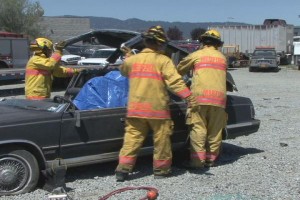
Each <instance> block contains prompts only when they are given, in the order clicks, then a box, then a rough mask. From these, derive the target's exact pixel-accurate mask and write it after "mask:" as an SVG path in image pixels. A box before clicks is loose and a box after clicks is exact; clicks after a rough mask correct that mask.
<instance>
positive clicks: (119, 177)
mask: <svg viewBox="0 0 300 200" xmlns="http://www.w3.org/2000/svg"><path fill="white" fill-rule="evenodd" d="M127 178H128V173H126V172H116V180H117V182H123V181H125V180H127Z"/></svg>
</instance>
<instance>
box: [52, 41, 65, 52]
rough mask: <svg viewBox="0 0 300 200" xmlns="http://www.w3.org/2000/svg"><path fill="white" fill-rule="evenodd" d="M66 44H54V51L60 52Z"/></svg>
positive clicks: (62, 42)
mask: <svg viewBox="0 0 300 200" xmlns="http://www.w3.org/2000/svg"><path fill="white" fill-rule="evenodd" d="M66 44H67V42H66V41H61V42H58V43H56V44H55V50H58V51H62V50H63V48H65V46H66Z"/></svg>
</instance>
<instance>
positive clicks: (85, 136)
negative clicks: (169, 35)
mask: <svg viewBox="0 0 300 200" xmlns="http://www.w3.org/2000/svg"><path fill="white" fill-rule="evenodd" d="M114 33H115V32H114ZM135 34H136V33H134V35H135ZM90 35H92V36H93V37H95V36H96V37H97V34H96V33H93V34H90ZM116 35H117V34H116ZM134 35H133V36H134ZM133 36H132V37H133ZM126 39H128V38H126ZM77 41H78V38H77V39H76V42H77ZM114 41H116V40H114ZM136 41H137V40H136ZM122 42H124V41H123V39H122V40H120V41H119V43H122ZM128 44H129V43H127V45H128ZM131 44H137V43H131ZM106 45H107V44H106ZM112 46H117V44H114V45H112ZM119 46H120V44H119ZM129 46H130V45H129ZM133 46H134V47H135V48H137V49H139V48H138V47H137V46H136V45H133ZM119 53H120V51H119V49H117V50H116V54H115V59H117V58H118V57H119V55H118V54H119ZM169 53H170V55H171V54H172V55H173V56H172V58H175V59H177V61H178V58H180V57H182V56H183V55H181V53H182V52H181V50H178V49H177V48H176V47H174V46H172V45H171V46H170V48H169ZM175 54H176V55H177V56H176V55H175ZM110 59H112V63H113V62H114V60H113V58H110ZM174 62H176V61H174ZM112 70H114V69H110V68H109V67H107V68H104V69H89V70H86V71H84V72H82V73H80V74H78V75H76V76H74V77H73V78H72V80H71V82H70V84H69V86H68V88H67V90H66V93H65V95H64V96H55V97H54V98H53V99H47V100H44V101H31V100H25V99H7V100H5V99H3V100H2V101H1V102H0V115H1V117H0V195H9V194H20V193H26V192H29V191H32V190H33V189H35V187H36V185H37V183H38V180H39V179H40V178H41V177H42V176H41V171H42V170H45V169H49V168H53V166H58V165H59V164H60V163H61V162H59V161H61V160H62V159H63V162H62V164H64V165H65V164H66V165H67V166H68V167H74V166H81V165H88V164H93V163H101V162H107V161H112V160H117V159H118V153H119V150H120V148H121V146H122V142H123V134H124V120H125V113H126V108H125V107H114V108H102V109H100V108H99V109H91V110H79V109H77V107H76V106H75V104H74V103H73V99H74V97H76V95H77V94H78V92H79V91H80V90H81V88H82V87H83V86H84V84H85V83H86V82H87V81H88V80H90V79H91V78H94V77H99V76H104V75H105V74H106V73H108V72H110V71H112ZM234 87H235V85H234V81H233V80H232V77H231V76H230V74H228V90H229V91H232V90H233V88H234ZM171 97H172V103H171V105H170V106H171V113H172V118H173V120H174V123H175V127H174V134H173V135H172V144H173V148H174V150H176V149H180V148H184V147H185V144H186V141H187V138H188V129H187V127H186V125H185V112H186V102H185V101H183V100H181V99H179V98H178V97H175V96H173V95H171ZM226 111H227V113H228V117H229V118H228V123H227V127H226V129H225V130H224V132H223V139H227V138H235V137H237V136H241V135H248V134H250V133H254V132H256V131H257V130H258V128H259V125H260V121H259V120H257V119H255V112H254V107H253V104H252V102H251V100H250V99H249V98H247V97H240V96H234V95H228V100H227V107H226ZM152 151H153V148H152V139H151V133H150V134H148V137H147V139H146V141H145V143H144V146H143V148H142V150H141V155H146V154H152Z"/></svg>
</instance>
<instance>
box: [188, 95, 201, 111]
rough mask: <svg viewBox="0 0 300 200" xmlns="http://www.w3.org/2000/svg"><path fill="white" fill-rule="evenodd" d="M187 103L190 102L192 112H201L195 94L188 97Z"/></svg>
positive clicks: (189, 106)
mask: <svg viewBox="0 0 300 200" xmlns="http://www.w3.org/2000/svg"><path fill="white" fill-rule="evenodd" d="M186 100H187V103H188V108H190V110H191V112H199V110H200V106H199V104H198V103H197V101H196V98H195V97H194V95H192V94H191V95H190V96H188V97H187V98H186Z"/></svg>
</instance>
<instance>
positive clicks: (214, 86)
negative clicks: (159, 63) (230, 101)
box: [177, 46, 227, 108]
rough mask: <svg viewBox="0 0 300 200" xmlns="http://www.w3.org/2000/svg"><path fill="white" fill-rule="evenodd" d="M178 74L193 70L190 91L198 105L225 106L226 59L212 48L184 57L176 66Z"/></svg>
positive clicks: (205, 48) (205, 47) (206, 47)
mask: <svg viewBox="0 0 300 200" xmlns="http://www.w3.org/2000/svg"><path fill="white" fill-rule="evenodd" d="M177 69H178V72H179V74H181V75H183V74H186V73H187V72H188V71H189V70H191V69H192V70H193V78H192V85H191V91H192V92H193V94H194V95H195V97H196V99H197V102H198V103H199V104H200V105H213V106H218V107H222V108H225V106H226V70H227V64H226V58H225V56H224V55H223V54H222V53H221V52H220V51H218V50H217V49H215V48H214V47H208V46H204V48H203V49H201V50H198V51H195V52H193V53H191V54H190V55H188V56H187V57H185V58H184V59H183V60H182V61H181V62H180V63H179V64H178V66H177Z"/></svg>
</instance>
